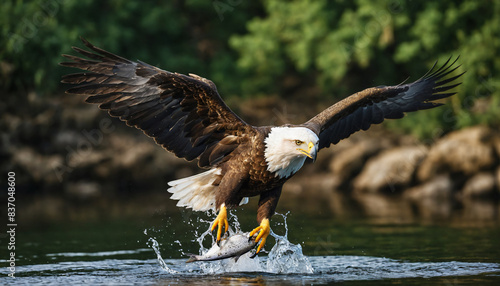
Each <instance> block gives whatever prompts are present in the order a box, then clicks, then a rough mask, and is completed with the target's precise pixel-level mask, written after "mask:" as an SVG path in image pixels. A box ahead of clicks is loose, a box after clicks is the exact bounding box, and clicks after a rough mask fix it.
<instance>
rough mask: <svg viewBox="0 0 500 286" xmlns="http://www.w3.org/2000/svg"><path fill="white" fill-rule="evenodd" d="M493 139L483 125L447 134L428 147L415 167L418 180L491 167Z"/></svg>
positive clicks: (470, 173) (492, 163)
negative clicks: (418, 164) (417, 168)
mask: <svg viewBox="0 0 500 286" xmlns="http://www.w3.org/2000/svg"><path fill="white" fill-rule="evenodd" d="M493 139H494V134H493V132H492V131H491V130H489V129H488V128H486V127H484V126H475V127H471V128H467V129H464V130H459V131H455V132H452V133H450V134H448V135H447V136H445V137H443V138H442V139H440V140H439V141H438V142H437V143H436V144H435V145H434V146H432V148H431V149H430V151H429V154H428V155H427V157H426V158H425V160H424V161H423V162H422V164H421V166H420V168H419V170H418V174H417V175H418V179H419V180H420V181H427V180H429V179H430V178H432V177H434V176H436V175H437V174H442V173H449V172H455V173H461V174H464V175H466V176H470V175H472V174H475V173H477V172H479V171H480V170H485V169H488V168H491V167H492V166H493V165H494V164H495V156H494V151H493V147H492V142H491V141H492V140H493Z"/></svg>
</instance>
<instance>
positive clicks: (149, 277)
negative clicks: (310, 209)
mask: <svg viewBox="0 0 500 286" xmlns="http://www.w3.org/2000/svg"><path fill="white" fill-rule="evenodd" d="M237 215H238V218H239V219H237V218H236V216H235V215H230V225H231V226H232V227H234V228H235V229H239V228H242V229H244V230H245V229H246V230H247V231H248V230H249V229H251V228H253V227H254V226H255V218H254V217H253V215H254V213H253V212H251V211H248V210H243V211H238V212H237ZM210 221H211V218H209V217H207V216H201V217H198V216H194V215H189V216H186V214H185V213H184V212H180V211H179V212H178V213H173V214H169V215H165V214H158V215H156V216H154V217H153V218H151V217H149V218H141V219H138V218H128V219H120V220H103V221H93V222H81V223H71V224H67V223H57V224H55V223H54V224H48V225H42V226H31V227H26V228H25V229H22V228H20V230H19V233H18V240H17V248H16V249H17V255H18V257H19V260H18V266H16V276H17V278H15V279H10V278H7V277H2V278H0V284H2V285H23V284H24V285H33V284H39V283H40V284H54V285H57V284H60V285H69V284H76V285H81V284H85V285H99V284H101V285H109V284H112V285H130V284H140V285H179V284H189V285H198V284H199V285H201V284H203V285H205V284H206V283H209V285H213V284H219V285H220V284H234V285H248V284H257V285H261V284H262V285H283V284H306V285H308V284H332V283H338V282H343V283H345V284H350V283H351V284H359V283H363V284H377V285H386V284H403V283H404V284H410V285H411V284H413V285H420V284H429V283H430V284H438V285H454V284H463V283H470V284H475V285H478V284H481V285H487V284H490V285H496V284H498V282H499V281H500V250H499V247H498V241H499V240H498V238H499V237H500V228H499V227H498V226H496V225H493V226H486V227H450V226H446V225H422V224H418V223H415V224H392V223H379V222H377V223H374V222H373V221H369V220H364V219H361V220H348V221H342V220H334V219H332V218H331V217H304V216H299V215H293V214H290V215H288V216H276V217H274V218H273V220H272V229H273V233H272V237H271V236H270V237H269V238H268V242H267V244H266V249H267V250H268V253H265V254H261V255H259V256H258V257H256V258H255V259H251V258H249V257H248V256H249V255H248V254H247V255H244V256H242V257H241V258H240V259H239V260H238V261H237V262H235V261H234V259H226V260H220V261H213V262H195V263H189V264H186V263H185V261H186V260H187V258H188V256H187V253H190V252H198V253H201V252H203V251H206V249H207V248H209V247H210V246H211V244H212V243H213V241H214V239H213V237H212V235H211V234H210V233H209V232H207V229H208V226H209V224H210ZM0 253H1V255H2V256H1V257H5V256H4V253H5V252H3V250H2V252H0ZM3 262H5V261H3ZM5 270H6V268H4V267H2V269H1V270H0V271H1V273H2V274H3V273H6V271H5Z"/></svg>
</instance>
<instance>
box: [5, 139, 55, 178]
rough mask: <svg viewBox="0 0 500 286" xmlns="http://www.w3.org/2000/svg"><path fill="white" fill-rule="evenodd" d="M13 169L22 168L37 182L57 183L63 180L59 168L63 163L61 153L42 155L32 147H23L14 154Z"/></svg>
mask: <svg viewBox="0 0 500 286" xmlns="http://www.w3.org/2000/svg"><path fill="white" fill-rule="evenodd" d="M12 164H13V167H12V168H13V169H17V168H20V169H21V170H23V171H24V172H26V173H27V174H29V176H30V177H31V178H32V179H33V180H35V181H36V182H38V183H40V182H45V183H49V184H56V183H60V182H61V178H60V177H58V175H57V168H58V167H59V166H61V165H62V164H63V158H62V157H61V156H59V155H42V154H39V153H37V152H36V151H34V150H33V149H31V148H28V147H23V148H19V149H17V150H15V151H14V152H13V154H12Z"/></svg>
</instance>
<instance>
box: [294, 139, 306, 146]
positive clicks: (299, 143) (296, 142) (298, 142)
mask: <svg viewBox="0 0 500 286" xmlns="http://www.w3.org/2000/svg"><path fill="white" fill-rule="evenodd" d="M303 143H304V142H302V141H300V140H295V144H297V146H300V145H302V144H303Z"/></svg>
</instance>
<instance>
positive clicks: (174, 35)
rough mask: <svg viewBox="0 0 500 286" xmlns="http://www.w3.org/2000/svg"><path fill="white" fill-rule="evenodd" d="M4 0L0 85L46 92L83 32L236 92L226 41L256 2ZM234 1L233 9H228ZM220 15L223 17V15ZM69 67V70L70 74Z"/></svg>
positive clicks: (126, 53)
mask: <svg viewBox="0 0 500 286" xmlns="http://www.w3.org/2000/svg"><path fill="white" fill-rule="evenodd" d="M216 2H217V1H202V0H190V1H183V0H174V1H159V2H158V1H127V0H111V1H97V0H94V1H77V0H32V1H22V0H18V1H3V2H2V3H1V4H0V23H1V27H2V29H1V30H0V33H1V37H0V45H1V46H2V47H3V48H2V49H1V51H0V63H2V66H1V67H2V69H1V71H2V73H3V75H2V82H1V84H2V85H3V86H4V88H3V89H5V88H6V89H11V90H13V89H15V90H19V89H21V90H22V89H25V90H28V89H33V88H35V89H36V90H37V91H38V92H41V93H49V92H54V91H55V90H57V89H61V88H62V86H61V84H60V83H59V81H60V77H61V76H62V75H63V74H66V73H68V72H70V70H68V69H67V68H63V67H60V66H58V63H59V62H61V61H63V60H64V59H63V58H62V57H61V54H62V53H72V51H71V49H70V47H71V46H80V47H82V44H81V43H80V40H79V37H80V36H83V37H85V38H86V39H88V40H89V41H90V42H91V43H93V44H95V45H96V46H99V47H102V48H104V49H106V50H108V51H111V52H113V53H116V54H119V55H122V56H124V57H127V58H130V59H132V60H135V59H140V60H142V61H145V62H147V63H150V64H153V65H158V66H160V67H161V68H164V69H167V70H171V71H178V72H182V73H189V72H193V73H197V74H199V75H201V76H205V77H207V78H211V79H213V80H214V81H219V82H222V81H223V80H224V77H225V76H227V75H230V77H231V79H233V80H232V81H229V82H226V83H224V84H221V85H220V86H221V88H222V89H224V90H223V91H225V92H226V93H229V94H234V93H237V92H238V91H239V85H237V84H236V83H237V82H238V80H236V79H238V71H237V70H236V67H235V65H234V64H233V62H234V61H236V58H237V54H236V53H235V52H234V51H232V50H231V49H230V48H229V46H228V44H227V42H228V39H229V37H230V35H232V34H233V33H238V32H241V33H242V32H244V28H245V25H244V24H245V22H246V21H247V20H248V19H249V18H250V17H252V15H255V14H256V13H257V12H258V11H259V10H258V9H259V7H260V6H259V5H258V3H253V2H243V1H241V3H237V2H236V1H229V2H228V3H229V4H227V3H225V2H226V1H223V2H224V3H221V5H226V6H224V7H226V10H224V11H222V12H218V11H217V10H216V9H215V6H214V5H215V4H216ZM231 5H233V6H231ZM220 16H223V20H222V21H221V17H220ZM73 72H74V71H73Z"/></svg>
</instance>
